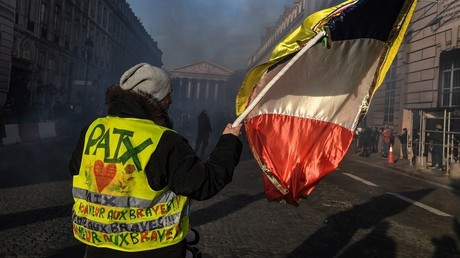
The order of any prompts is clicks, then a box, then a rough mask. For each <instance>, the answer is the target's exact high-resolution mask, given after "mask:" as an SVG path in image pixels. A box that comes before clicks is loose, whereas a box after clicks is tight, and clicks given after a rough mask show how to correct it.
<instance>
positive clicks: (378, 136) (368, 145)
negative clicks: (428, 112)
mask: <svg viewBox="0 0 460 258" xmlns="http://www.w3.org/2000/svg"><path fill="white" fill-rule="evenodd" d="M354 136H355V137H354V144H355V146H356V148H357V152H358V153H359V155H360V156H363V157H369V156H370V155H371V153H380V156H381V157H382V158H384V159H386V158H388V155H389V151H390V146H394V145H395V139H396V138H397V139H398V141H399V144H400V148H399V149H400V150H401V152H400V153H401V158H400V159H402V160H409V159H411V162H412V164H415V162H416V159H417V157H418V156H419V149H420V148H419V146H420V142H421V140H422V139H421V137H420V132H419V130H418V129H414V130H413V131H412V134H411V135H409V132H408V130H407V128H403V129H402V130H401V133H399V134H398V133H395V132H394V129H393V128H391V127H390V126H388V125H386V126H384V127H381V128H378V127H376V126H374V127H372V126H367V127H364V128H358V129H357V130H356V131H355V135H354ZM443 136H444V137H445V134H444V133H443V127H442V125H441V124H437V125H436V126H435V128H434V129H432V130H427V131H426V133H425V137H424V141H423V144H424V146H423V147H424V148H423V153H422V155H423V157H428V156H430V161H429V163H430V166H429V168H432V169H441V170H444V169H445V164H444V163H445V162H443V151H444V155H445V154H446V153H447V152H446V146H450V147H451V148H452V150H451V153H452V159H453V160H452V161H451V162H459V142H460V136H459V135H453V138H452V143H447V142H446V139H444V140H443ZM428 154H429V155H428Z"/></svg>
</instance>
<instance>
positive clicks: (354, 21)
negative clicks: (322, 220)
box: [234, 0, 417, 205]
mask: <svg viewBox="0 0 460 258" xmlns="http://www.w3.org/2000/svg"><path fill="white" fill-rule="evenodd" d="M416 2H417V1H416V0H355V1H344V2H343V3H341V4H339V5H336V6H333V7H330V8H328V9H324V10H321V11H319V12H316V13H314V14H312V15H310V16H309V17H307V18H306V19H305V20H304V21H303V23H302V25H301V26H300V27H299V28H297V29H296V30H295V31H294V32H293V33H291V34H290V35H288V36H287V37H286V38H285V39H283V40H282V41H281V42H280V43H278V45H277V46H276V47H275V49H274V50H273V53H272V55H271V57H270V59H269V60H268V61H267V62H266V63H263V64H261V65H259V66H256V67H255V68H253V69H252V70H251V71H250V72H249V73H248V74H247V76H246V78H245V80H244V82H243V84H242V86H241V88H240V91H239V92H238V96H237V98H236V110H237V115H238V116H239V117H238V119H237V120H236V121H235V123H234V125H235V124H238V123H240V122H241V121H242V120H243V119H244V122H245V128H246V134H247V137H248V141H249V144H250V147H251V150H252V152H253V155H254V157H255V159H256V160H257V161H258V163H259V165H260V167H261V169H262V174H263V178H264V187H265V193H266V197H267V199H268V200H269V201H281V202H286V203H289V204H293V205H298V204H299V201H300V199H302V198H306V197H308V195H310V194H311V192H312V191H313V190H314V188H315V186H317V185H318V183H319V182H320V181H321V179H323V178H324V177H325V176H327V175H328V174H330V173H332V172H333V171H335V170H336V168H337V167H338V165H339V163H340V162H341V161H342V159H343V157H344V155H345V154H346V152H347V151H348V148H349V146H350V144H351V142H352V139H353V132H354V130H355V128H356V127H357V125H358V123H359V122H360V120H361V119H362V118H363V116H364V115H365V114H366V112H367V108H368V106H369V103H370V101H371V99H372V96H373V94H374V92H375V91H376V90H377V89H378V87H379V86H380V85H381V83H382V81H383V79H384V77H385V74H386V72H387V71H388V69H389V67H390V65H391V63H392V61H393V59H394V58H395V56H396V54H397V52H398V49H399V46H400V44H401V42H402V39H403V37H404V34H405V31H406V30H407V27H408V25H409V23H410V19H411V17H412V13H413V12H414V9H415V5H416Z"/></svg>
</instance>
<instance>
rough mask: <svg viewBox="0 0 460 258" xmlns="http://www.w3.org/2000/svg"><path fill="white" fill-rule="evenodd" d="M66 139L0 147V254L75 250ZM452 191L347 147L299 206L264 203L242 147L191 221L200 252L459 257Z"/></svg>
mask: <svg viewBox="0 0 460 258" xmlns="http://www.w3.org/2000/svg"><path fill="white" fill-rule="evenodd" d="M73 144H74V140H72V139H67V140H62V141H54V142H49V143H48V145H49V146H48V145H47V146H45V145H46V144H45V145H41V146H40V147H33V148H32V149H29V150H27V152H29V153H31V154H33V156H34V157H32V158H29V159H26V158H27V155H25V154H24V155H25V156H22V155H23V154H20V153H16V154H14V153H13V152H14V151H12V150H10V151H8V152H7V153H9V154H8V155H4V153H5V152H1V151H4V150H1V151H0V153H1V154H2V156H1V159H2V164H6V163H8V164H9V165H8V166H7V168H4V167H3V168H2V169H1V170H0V173H2V176H3V177H2V178H8V180H9V181H8V180H7V181H8V182H3V185H2V186H1V187H0V239H1V240H0V257H56V258H57V257H66V258H72V257H82V256H83V250H84V248H83V246H82V245H81V244H80V243H79V242H77V241H76V240H74V239H73V237H72V233H71V232H72V231H71V225H70V207H71V204H72V198H71V193H70V189H71V183H70V178H69V175H68V174H67V173H68V172H67V170H66V168H67V162H68V155H69V152H70V151H71V149H72V148H73ZM18 149H19V150H20V151H23V152H24V150H23V149H22V148H19V147H18ZM5 157H8V158H7V159H6V158H5ZM15 158H18V160H16V159H15ZM21 159H23V161H22V162H21ZM10 161H11V164H10ZM22 165H24V166H22ZM55 176H57V177H55ZM34 180H35V181H34ZM459 198H460V196H459V192H458V191H457V190H455V189H453V188H451V187H449V186H447V185H440V184H438V183H434V182H431V181H429V180H424V179H420V178H416V177H412V176H408V175H406V174H404V173H401V172H398V171H396V170H393V169H391V168H386V167H382V166H380V165H378V164H373V162H368V161H367V160H364V159H362V158H361V157H359V156H357V155H355V154H350V155H347V158H346V159H345V160H344V161H343V162H342V164H341V165H340V167H339V170H337V171H336V172H334V173H333V174H331V175H329V176H328V177H326V178H325V179H324V180H323V181H322V182H321V183H320V184H319V186H318V187H317V188H316V189H315V190H314V192H313V193H312V195H311V196H310V197H309V198H308V199H305V200H303V201H302V202H301V204H300V206H298V207H294V206H291V205H286V204H280V203H275V202H268V201H267V200H266V199H265V196H264V189H263V183H262V175H261V173H260V170H259V168H258V166H257V164H256V162H255V161H254V160H252V159H250V155H249V153H248V151H247V148H246V149H245V154H244V158H243V160H242V161H241V162H240V164H239V165H238V167H237V170H236V172H235V176H234V179H233V181H232V183H230V184H229V185H228V186H227V187H226V188H225V189H224V190H223V191H222V192H220V193H219V194H218V195H217V196H215V197H214V198H212V199H210V200H207V201H202V202H193V206H192V211H193V212H192V215H191V223H192V225H193V227H195V228H196V229H197V230H198V231H199V232H200V242H199V243H198V246H197V247H198V248H199V249H200V250H201V252H202V253H203V257H219V258H220V257H224V258H225V257H250V258H258V257H264V258H266V257H321V258H322V257H411V258H412V257H460V254H459V248H460V245H459V241H460V224H459V215H460V211H459V207H458V201H459Z"/></svg>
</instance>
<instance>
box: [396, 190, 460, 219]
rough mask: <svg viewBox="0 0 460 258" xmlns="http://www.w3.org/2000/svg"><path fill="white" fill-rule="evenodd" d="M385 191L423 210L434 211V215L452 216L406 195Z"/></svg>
mask: <svg viewBox="0 0 460 258" xmlns="http://www.w3.org/2000/svg"><path fill="white" fill-rule="evenodd" d="M387 193H388V194H391V195H394V196H396V197H398V198H399V199H401V200H404V201H406V202H408V203H411V204H413V205H416V206H418V207H420V208H422V209H425V210H427V211H429V212H432V213H434V214H436V215H439V216H444V217H453V216H452V215H450V214H447V213H445V212H442V211H440V210H438V209H435V208H433V207H430V206H428V205H425V204H423V203H420V202H417V201H414V200H412V199H410V198H407V197H404V196H402V195H400V194H397V193H390V192H387Z"/></svg>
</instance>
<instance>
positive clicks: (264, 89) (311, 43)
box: [232, 30, 326, 127]
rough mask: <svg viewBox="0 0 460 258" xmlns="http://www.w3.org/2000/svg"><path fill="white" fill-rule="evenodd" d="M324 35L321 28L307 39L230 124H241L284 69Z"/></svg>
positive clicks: (289, 66)
mask: <svg viewBox="0 0 460 258" xmlns="http://www.w3.org/2000/svg"><path fill="white" fill-rule="evenodd" d="M325 35H326V32H325V31H324V30H322V31H320V32H319V33H318V34H316V36H315V37H313V38H312V39H311V40H310V41H308V42H307V44H306V45H305V46H304V47H303V48H302V49H301V50H300V51H299V52H298V53H297V54H296V55H295V56H294V57H293V58H292V59H291V60H290V61H289V62H288V63H287V64H286V66H284V67H283V69H281V71H279V72H278V74H276V76H275V77H273V79H272V80H271V81H270V82H269V83H268V84H267V85H266V86H265V87H264V88H263V89H262V91H261V92H260V93H259V95H257V97H256V98H255V99H254V100H253V101H252V102H251V104H249V106H248V107H247V108H246V109H245V110H244V112H243V113H241V115H240V116H238V118H236V120H235V122H233V124H232V127H236V126H238V125H239V124H241V122H242V121H243V119H244V118H246V116H247V115H248V114H249V112H251V111H252V110H253V109H254V107H255V106H256V105H257V103H259V101H260V100H261V99H262V98H263V96H265V94H266V93H267V91H269V90H270V88H271V87H272V86H273V84H275V83H276V82H277V81H278V80H279V79H280V78H281V76H283V74H285V73H286V71H287V70H288V69H289V68H291V66H292V65H293V64H294V63H295V62H297V60H299V59H300V57H301V56H302V55H303V54H304V53H305V52H307V50H308V49H310V48H311V47H312V46H313V45H314V44H316V42H318V40H320V39H321V38H322V37H324V36H325Z"/></svg>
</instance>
